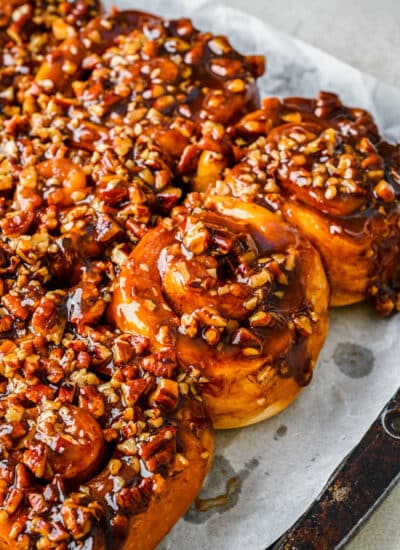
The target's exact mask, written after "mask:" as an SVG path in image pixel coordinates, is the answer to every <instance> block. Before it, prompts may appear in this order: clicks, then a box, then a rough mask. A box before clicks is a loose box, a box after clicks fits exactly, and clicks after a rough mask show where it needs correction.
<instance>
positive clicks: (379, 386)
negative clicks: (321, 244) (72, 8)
mask: <svg viewBox="0 0 400 550" xmlns="http://www.w3.org/2000/svg"><path fill="white" fill-rule="evenodd" d="M112 3H114V4H116V5H117V6H118V7H120V8H131V9H141V10H144V11H150V12H153V13H157V14H160V15H164V16H166V17H169V18H173V17H179V16H189V17H192V18H193V19H194V21H195V24H196V26H197V27H198V28H201V29H204V30H211V31H213V32H216V33H220V34H225V35H227V36H229V38H230V40H231V43H232V44H233V45H234V46H235V47H236V48H237V49H239V50H240V51H241V52H242V53H257V54H265V55H266V56H267V59H268V71H267V73H266V75H265V77H263V78H262V79H261V81H260V89H261V93H262V96H266V95H280V96H284V95H298V96H306V97H313V96H315V95H316V94H317V93H318V91H319V90H320V89H324V90H330V91H334V92H337V93H339V94H340V95H341V97H342V99H343V100H344V101H345V102H346V103H347V104H349V105H353V106H359V107H363V108H366V109H368V110H370V111H372V113H373V114H374V115H375V117H376V120H377V122H378V124H379V126H380V128H381V131H382V132H383V134H384V135H385V137H386V138H387V139H389V140H392V141H395V140H399V141H400V91H398V90H396V89H394V88H390V87H389V86H386V85H383V84H380V83H378V82H377V81H376V80H375V79H373V78H372V77H370V76H368V75H364V74H362V73H360V72H359V71H357V70H356V69H354V68H352V67H350V66H348V65H346V64H344V63H342V62H340V61H338V60H337V59H335V58H333V57H331V56H330V55H328V54H325V53H324V52H321V51H319V50H317V49H315V48H313V47H311V46H308V45H306V44H303V43H301V42H299V41H296V40H294V39H292V38H290V37H289V36H286V35H284V34H282V33H280V32H278V31H276V30H274V29H272V28H271V27H269V26H267V25H265V24H264V23H263V22H261V21H260V20H258V19H256V18H254V17H251V16H249V15H247V14H245V13H243V12H239V11H236V10H234V9H232V8H229V7H227V6H224V5H222V4H218V3H214V2H207V1H204V0H186V1H185V0H169V1H167V0H119V1H118V0H117V1H115V0H114V2H106V4H107V5H111V4H112ZM327 32H329V29H327ZM349 47H351V44H350V45H349ZM399 334H400V315H398V316H397V317H395V318H392V319H389V320H380V319H377V318H376V317H375V316H374V314H373V313H372V312H370V311H369V310H368V309H367V308H366V307H365V306H363V305H358V306H354V307H350V308H343V309H336V310H334V311H332V313H331V325H330V332H329V336H328V339H327V342H326V344H325V347H324V349H323V351H322V353H321V356H320V359H319V362H318V366H317V369H316V371H315V374H314V378H313V381H312V383H311V385H310V386H309V387H307V388H306V389H305V390H304V391H303V393H302V394H301V396H300V398H299V399H298V400H297V401H296V402H295V403H294V404H293V405H292V406H291V407H290V408H289V409H287V410H286V411H284V412H283V413H282V414H281V415H279V416H278V417H276V418H274V419H272V420H269V421H267V422H264V423H261V424H258V425H256V426H252V427H249V428H245V429H242V430H231V431H227V432H220V433H218V434H217V437H216V458H215V461H214V466H213V469H212V471H211V473H210V475H209V477H208V480H207V482H206V484H205V487H204V489H203V491H202V493H201V497H203V498H210V497H216V496H219V495H221V494H224V493H226V491H227V489H228V493H229V495H228V497H227V498H226V499H223V500H226V504H225V505H224V506H220V507H214V508H211V509H210V510H209V511H208V512H200V511H198V510H196V509H195V508H194V507H193V508H192V509H191V510H190V511H189V513H188V514H187V515H186V517H185V518H183V519H182V520H181V521H180V522H179V523H178V524H177V525H176V526H175V528H174V529H173V530H172V532H171V533H170V535H169V536H168V537H167V538H166V539H165V540H164V541H163V542H162V543H161V545H160V550H169V549H176V548H178V549H179V550H181V549H182V550H186V549H193V550H200V549H212V550H225V549H227V548H229V549H230V550H241V549H243V548H245V549H246V550H261V549H263V548H265V547H266V546H268V545H269V544H270V543H271V542H273V540H275V538H276V537H277V536H279V535H280V534H281V533H282V532H284V531H285V530H286V529H287V528H288V527H289V526H290V525H291V524H292V523H293V522H294V521H295V520H296V519H297V517H298V516H299V515H301V514H302V513H303V512H304V511H305V509H306V508H307V507H308V506H309V504H310V503H311V502H312V500H313V499H314V498H315V497H316V496H317V494H318V493H319V491H320V490H321V488H322V487H323V485H324V484H325V482H326V480H327V478H328V477H329V475H330V474H331V472H332V471H333V470H334V469H335V467H336V466H337V465H338V463H339V462H340V461H341V460H342V459H343V458H344V457H345V455H346V454H347V453H348V452H349V451H350V450H351V449H352V448H353V447H354V445H356V444H357V443H358V441H359V440H360V439H361V437H362V435H363V433H364V432H365V431H366V430H367V428H368V427H369V426H370V424H371V423H372V422H373V420H374V419H375V417H376V416H377V414H378V413H379V411H380V410H381V408H382V407H383V406H384V404H385V403H386V402H387V401H388V400H389V398H390V397H391V396H392V395H393V394H394V393H395V391H396V389H397V388H398V387H399V384H400V339H399ZM161 521H162V518H161Z"/></svg>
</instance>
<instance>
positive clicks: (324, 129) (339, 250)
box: [210, 93, 400, 316]
mask: <svg viewBox="0 0 400 550" xmlns="http://www.w3.org/2000/svg"><path fill="white" fill-rule="evenodd" d="M230 132H231V134H232V136H233V141H234V143H236V144H237V145H240V146H241V152H240V156H241V157H242V158H241V161H240V162H239V163H238V164H236V165H235V166H233V167H232V168H231V169H230V170H229V171H228V172H227V173H226V174H225V177H222V178H219V179H220V181H218V182H217V184H215V183H214V184H213V185H212V186H211V191H210V193H211V194H212V195H219V194H221V195H228V196H229V195H232V196H235V197H239V198H241V199H242V200H245V201H249V202H253V201H254V202H256V203H258V204H261V205H263V206H265V207H266V208H268V209H270V210H272V211H277V212H280V213H281V215H282V216H283V217H284V218H285V219H286V221H287V222H288V223H290V224H292V225H294V226H296V227H297V228H298V229H299V230H300V232H301V233H302V234H303V235H305V236H306V237H307V238H308V239H309V240H310V241H311V242H312V243H313V244H314V245H315V247H316V248H317V249H318V250H319V252H320V254H321V256H322V259H323V261H324V265H325V268H326V271H327V275H328V279H329V282H330V285H331V305H334V306H340V305H346V304H351V303H354V302H359V301H361V300H364V299H366V298H368V299H369V300H370V301H371V302H372V303H373V305H374V307H375V309H376V310H377V311H378V313H380V314H381V315H383V316H386V315H389V314H391V313H392V312H394V311H396V310H398V309H399V307H400V300H399V297H400V295H399V269H400V260H399V258H400V224H399V222H400V208H399V196H400V186H399V162H398V161H399V155H398V148H397V147H394V146H390V145H388V144H385V143H384V142H382V141H381V140H380V137H379V134H378V130H377V128H376V126H375V124H374V122H373V120H372V118H371V116H370V115H369V114H368V113H366V112H365V111H362V110H361V109H348V108H346V107H344V106H343V105H342V104H341V102H340V101H339V99H338V98H337V97H336V96H334V95H332V94H326V93H322V94H321V95H320V96H319V98H318V99H316V100H305V99H296V98H288V99H285V100H282V101H279V100H278V99H274V98H272V99H268V100H265V101H264V103H263V109H261V110H259V111H256V112H255V113H251V114H250V115H248V116H246V117H245V118H244V119H243V120H242V121H240V122H239V123H238V125H237V126H236V127H233V128H231V130H230ZM221 179H222V181H221Z"/></svg>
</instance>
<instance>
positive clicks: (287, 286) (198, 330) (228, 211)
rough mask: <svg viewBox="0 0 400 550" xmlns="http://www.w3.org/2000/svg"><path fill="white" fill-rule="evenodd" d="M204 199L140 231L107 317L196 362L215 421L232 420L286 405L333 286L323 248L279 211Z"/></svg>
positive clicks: (249, 419)
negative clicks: (200, 206) (194, 207)
mask: <svg viewBox="0 0 400 550" xmlns="http://www.w3.org/2000/svg"><path fill="white" fill-rule="evenodd" d="M206 207H207V210H200V211H195V210H194V211H193V213H191V214H189V215H184V214H182V213H181V214H178V215H177V218H176V219H172V220H165V221H164V223H162V224H160V225H159V226H158V227H157V228H155V229H153V230H151V231H150V232H149V233H148V234H147V235H146V236H145V237H144V238H143V239H142V241H141V242H140V243H139V244H138V246H137V247H136V248H135V249H134V251H133V252H132V254H131V257H130V259H129V262H128V264H127V266H126V268H125V269H123V270H122V272H121V275H120V277H119V279H118V280H117V283H116V285H115V289H114V293H113V301H112V304H111V308H110V312H109V315H110V317H111V318H112V319H113V320H114V321H115V322H116V324H117V325H118V326H119V328H120V329H121V330H123V331H126V332H129V331H132V332H134V333H137V334H142V335H143V336H146V338H148V339H149V340H150V343H151V344H150V346H151V349H153V350H154V351H156V350H160V349H164V348H165V347H167V348H171V349H176V353H177V357H178V360H179V362H180V364H181V365H183V366H185V367H186V368H188V367H190V366H191V365H194V366H196V367H197V368H199V369H200V371H201V373H202V376H203V377H204V380H203V382H204V386H203V388H202V392H203V397H204V400H205V404H206V406H207V409H208V411H209V412H210V415H211V417H212V419H213V422H214V425H215V426H216V427H217V428H231V427H238V426H244V425H247V424H251V423H254V422H258V421H260V420H262V419H264V418H267V417H269V416H272V415H274V414H276V413H278V412H280V411H281V410H282V409H284V408H285V407H286V406H287V405H289V403H291V402H292V401H293V399H294V398H295V397H296V396H297V394H298V393H299V392H300V390H301V388H302V387H303V386H304V385H305V384H307V383H308V382H309V381H310V379H311V376H312V372H313V368H314V365H315V362H316V360H317V357H318V354H319V352H320V349H321V347H322V345H323V343H324V340H325V336H326V331H327V326H328V316H327V307H328V301H329V289H328V284H327V280H326V276H325V272H324V269H323V266H322V262H321V260H320V257H319V255H318V253H317V252H316V251H315V249H314V248H313V247H312V245H311V244H310V243H309V242H308V241H307V239H305V238H304V237H300V235H299V233H298V232H297V231H296V230H295V229H293V228H291V227H289V226H288V225H287V224H286V223H285V222H283V221H282V219H281V218H280V217H279V216H277V215H276V214H273V213H271V212H269V211H266V210H265V209H264V208H262V207H261V206H257V205H255V204H248V203H244V202H242V201H239V200H237V199H232V198H215V199H214V198H211V199H209V200H208V201H207V203H206Z"/></svg>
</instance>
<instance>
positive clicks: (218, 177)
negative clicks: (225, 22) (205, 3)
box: [0, 0, 400, 550]
mask: <svg viewBox="0 0 400 550" xmlns="http://www.w3.org/2000/svg"><path fill="white" fill-rule="evenodd" d="M0 55H1V64H0V75H1V78H0V449H1V460H0V549H14V548H16V549H20V550H33V549H38V550H79V549H81V550H84V549H87V548H93V549H95V550H102V549H104V550H106V549H113V550H117V549H122V550H133V549H135V550H151V549H152V548H154V547H155V546H156V545H157V544H158V542H159V541H160V540H161V539H162V538H163V537H164V536H165V534H166V533H167V532H168V531H169V530H170V528H171V527H172V526H173V524H174V523H175V522H176V521H177V520H178V519H179V517H181V516H182V515H183V514H184V513H185V511H186V510H187V508H188V507H189V506H190V504H191V502H192V501H193V499H194V498H195V496H196V495H197V493H198V491H199V489H200V487H201V485H202V482H203V480H204V477H205V475H206V473H207V471H208V469H209V467H210V464H211V461H212V454H213V427H215V428H232V427H239V426H245V425H248V424H251V423H254V422H258V421H260V420H263V419H265V418H268V417H270V416H272V415H274V414H276V413H278V412H280V411H281V410H282V409H284V408H285V407H286V406H287V405H289V404H290V403H291V402H292V401H293V399H295V397H296V396H297V395H298V393H299V392H300V390H301V389H302V388H303V387H304V386H305V385H307V384H308V383H309V382H310V380H311V378H312V374H313V369H314V366H315V364H316V362H317V359H318V355H319V352H320V350H321V348H322V346H323V344H324V340H325V337H326V333H327V329H328V308H329V305H333V306H337V305H345V304H351V303H355V302H358V301H362V300H365V299H366V300H368V301H369V302H370V303H371V304H372V305H373V307H374V308H375V309H376V311H377V312H378V313H379V314H380V315H382V316H388V315H391V314H392V313H394V312H396V311H398V310H400V207H399V196H400V148H399V147H397V146H393V145H390V144H388V143H386V142H384V141H383V139H382V138H381V136H380V135H379V132H378V129H377V127H376V125H375V123H374V121H373V119H372V117H371V116H370V115H369V114H368V113H367V112H365V111H363V110H361V109H350V108H347V107H345V106H343V105H342V103H341V102H340V100H339V98H338V97H337V96H335V95H333V94H328V93H321V94H320V95H319V97H318V98H317V99H315V100H306V99H299V98H287V99H283V100H278V99H276V98H269V99H265V100H263V101H262V102H261V104H260V98H259V93H258V90H257V85H256V80H257V78H258V77H259V76H261V75H262V73H263V71H264V60H263V58H262V57H260V56H243V55H241V54H239V53H238V52H236V51H235V50H234V49H233V48H232V46H231V45H230V43H229V41H228V40H227V39H226V38H225V37H223V36H215V35H212V34H211V33H204V32H200V31H198V30H196V29H195V28H194V27H193V25H192V23H191V21H189V20H187V19H179V20H174V21H167V20H163V19H161V18H159V17H157V16H153V15H148V14H145V13H141V12H137V11H127V12H119V11H117V10H116V9H113V10H111V12H110V13H103V11H102V8H101V6H100V5H99V4H98V2H97V0H72V1H71V0H70V1H68V2H66V1H65V0H51V1H44V0H12V1H10V0H0Z"/></svg>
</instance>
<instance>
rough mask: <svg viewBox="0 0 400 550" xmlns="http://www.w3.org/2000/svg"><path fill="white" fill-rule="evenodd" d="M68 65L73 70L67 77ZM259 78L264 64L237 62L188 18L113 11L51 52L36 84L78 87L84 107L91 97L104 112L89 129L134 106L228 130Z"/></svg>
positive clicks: (251, 100)
mask: <svg viewBox="0 0 400 550" xmlns="http://www.w3.org/2000/svg"><path fill="white" fill-rule="evenodd" d="M107 50H109V51H108V52H107ZM95 54H96V56H95V58H91V57H90V56H94V55H95ZM110 54H111V56H110ZM118 56H120V57H118ZM118 59H119V61H118ZM66 62H68V63H69V64H72V66H74V67H75V68H76V70H75V71H72V69H71V71H68V70H67V71H66V70H65V69H66V64H65V63H66ZM88 71H89V75H88V74H87V72H88ZM154 71H156V74H155V72H154ZM263 72H264V60H263V58H262V57H256V56H250V57H245V56H242V55H240V54H239V53H238V52H236V51H235V50H234V49H233V48H232V47H231V46H230V44H229V42H228V40H227V39H226V38H224V37H216V36H213V35H212V34H211V33H200V32H199V31H197V30H196V29H195V28H194V27H193V25H192V23H191V21H190V20H188V19H179V20H175V21H174V20H172V21H168V20H163V19H161V18H159V17H156V16H153V15H149V14H145V13H142V12H139V11H125V12H117V11H116V10H113V11H112V12H111V13H110V15H108V16H101V17H99V18H97V19H94V20H93V21H91V22H90V23H89V25H88V26H87V27H86V28H84V29H82V31H81V32H80V33H79V35H77V36H74V37H72V38H70V39H67V40H66V41H65V42H64V43H63V44H62V45H61V46H60V47H59V48H57V49H54V50H53V51H52V52H51V53H49V55H48V56H47V59H46V61H45V62H44V63H43V65H42V67H41V68H40V69H39V71H38V73H37V75H36V82H37V83H38V84H39V85H40V84H43V83H44V84H43V85H44V88H45V89H46V87H53V89H57V90H61V91H63V93H65V90H66V89H67V88H68V86H69V85H72V84H73V82H74V81H77V82H75V84H74V86H73V88H74V92H75V93H76V94H77V96H78V99H80V100H82V101H83V103H84V104H87V105H88V106H91V104H92V102H93V93H94V92H95V93H96V100H97V103H98V108H102V113H100V114H98V109H97V110H96V111H93V115H94V116H93V121H94V122H98V121H99V119H100V120H101V121H103V122H104V120H105V119H106V118H108V116H109V113H112V114H113V122H115V120H114V117H116V118H118V115H121V114H126V112H127V106H128V103H129V102H130V101H132V100H133V99H135V101H136V108H139V107H147V108H149V107H153V108H154V109H156V110H157V111H159V112H160V113H165V114H170V115H171V114H174V115H175V116H177V115H178V116H182V117H184V118H189V119H194V118H195V119H200V120H203V119H210V120H215V121H219V122H223V123H232V122H233V121H236V120H238V119H239V118H240V117H241V116H243V115H244V114H245V113H247V112H249V111H251V110H252V109H254V108H257V106H258V105H259V96H258V91H257V87H256V83H255V80H256V78H257V77H258V76H261V74H262V73H263ZM85 73H86V74H85ZM90 73H92V76H91V75H90ZM80 76H82V77H84V78H83V80H84V81H83V82H79V81H78V78H79V77H80ZM153 80H154V82H153ZM88 110H89V111H90V108H88Z"/></svg>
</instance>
